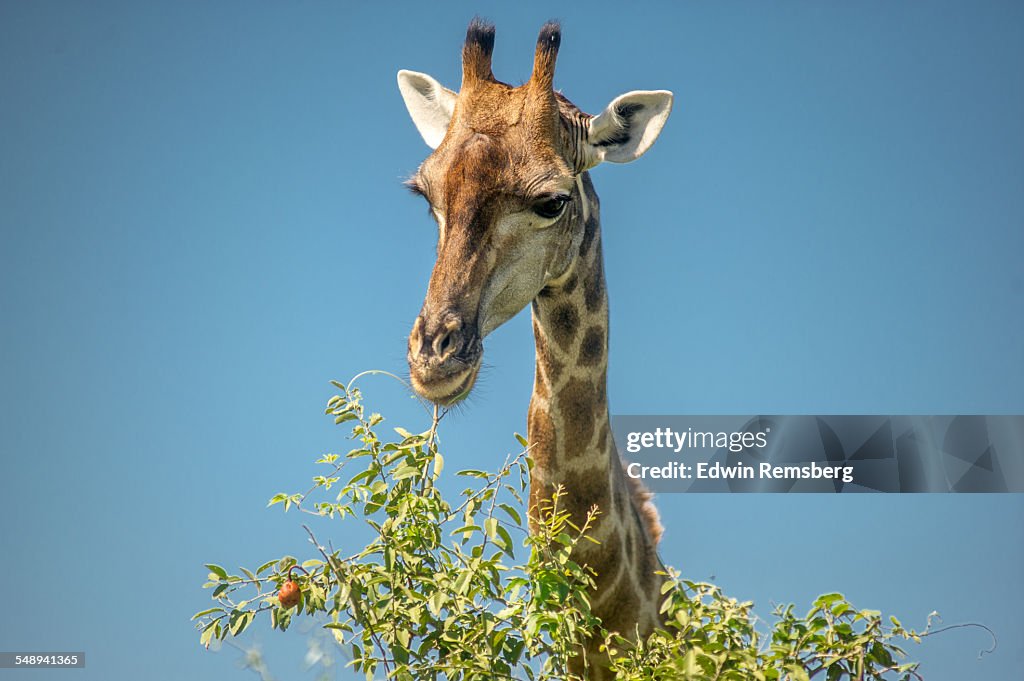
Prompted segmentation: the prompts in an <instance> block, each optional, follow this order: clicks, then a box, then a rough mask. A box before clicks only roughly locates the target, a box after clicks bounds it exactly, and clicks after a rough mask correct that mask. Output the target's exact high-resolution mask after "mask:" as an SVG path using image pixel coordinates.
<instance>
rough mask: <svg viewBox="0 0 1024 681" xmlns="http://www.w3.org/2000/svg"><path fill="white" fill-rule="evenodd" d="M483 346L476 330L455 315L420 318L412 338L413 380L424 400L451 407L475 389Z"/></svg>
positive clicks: (414, 325) (409, 358)
mask: <svg viewBox="0 0 1024 681" xmlns="http://www.w3.org/2000/svg"><path fill="white" fill-rule="evenodd" d="M482 356H483V343H482V342H481V340H480V335H479V334H478V333H477V331H476V326H475V325H471V324H466V323H465V322H464V321H463V320H462V318H461V317H460V316H459V315H457V314H454V313H447V314H441V315H432V316H427V315H424V314H420V316H419V317H417V318H416V322H415V323H414V324H413V326H412V332H411V333H410V334H409V352H408V360H409V377H410V379H411V382H412V387H413V388H414V389H415V390H416V392H417V393H419V395H420V396H421V397H424V398H426V399H428V400H430V401H431V402H434V403H435V404H439V405H441V406H450V405H452V404H455V403H456V402H458V401H460V400H462V399H463V398H465V397H466V396H467V395H469V392H470V391H471V390H472V389H473V385H474V384H475V383H476V377H477V374H478V372H479V370H480V359H481V357H482Z"/></svg>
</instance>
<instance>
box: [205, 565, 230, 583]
mask: <svg viewBox="0 0 1024 681" xmlns="http://www.w3.org/2000/svg"><path fill="white" fill-rule="evenodd" d="M206 569H207V570H209V571H210V572H212V573H213V574H215V575H217V577H219V578H220V579H227V578H228V572H227V570H225V569H224V568H222V567H221V566H220V565H215V564H213V563H207V564H206Z"/></svg>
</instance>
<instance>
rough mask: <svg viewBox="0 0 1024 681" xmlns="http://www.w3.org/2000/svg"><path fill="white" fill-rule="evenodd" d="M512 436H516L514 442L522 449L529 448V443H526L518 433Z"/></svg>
mask: <svg viewBox="0 0 1024 681" xmlns="http://www.w3.org/2000/svg"><path fill="white" fill-rule="evenodd" d="M514 435H515V436H516V440H518V441H519V444H521V445H522V446H524V447H529V446H530V443H529V442H528V441H527V439H526V438H525V437H523V436H522V435H520V434H519V433H514Z"/></svg>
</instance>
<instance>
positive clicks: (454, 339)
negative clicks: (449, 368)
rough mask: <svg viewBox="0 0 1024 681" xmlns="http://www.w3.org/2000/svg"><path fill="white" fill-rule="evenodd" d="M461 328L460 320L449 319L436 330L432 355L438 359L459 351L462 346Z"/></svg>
mask: <svg viewBox="0 0 1024 681" xmlns="http://www.w3.org/2000/svg"><path fill="white" fill-rule="evenodd" d="M461 328H462V324H461V323H460V322H458V321H450V322H448V323H447V324H445V326H444V328H442V329H440V330H438V333H437V335H436V336H434V342H433V350H434V355H435V356H436V357H437V358H438V359H441V360H444V359H447V358H448V357H450V356H451V355H454V354H456V353H458V352H459V350H460V349H461V347H462V334H461V333H460V330H461Z"/></svg>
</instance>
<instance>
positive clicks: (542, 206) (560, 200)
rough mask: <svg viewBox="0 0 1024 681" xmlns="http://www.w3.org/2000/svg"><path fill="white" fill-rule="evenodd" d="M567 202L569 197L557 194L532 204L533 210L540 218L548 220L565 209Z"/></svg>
mask: <svg viewBox="0 0 1024 681" xmlns="http://www.w3.org/2000/svg"><path fill="white" fill-rule="evenodd" d="M568 203H569V197H568V196H565V195H562V194H559V195H557V196H549V197H547V198H546V199H543V200H541V201H538V202H537V203H535V204H533V212H534V213H536V214H537V215H539V216H541V217H542V218H547V219H548V220H551V219H554V218H557V217H558V216H559V215H561V214H562V211H564V210H565V207H566V205H568Z"/></svg>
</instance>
